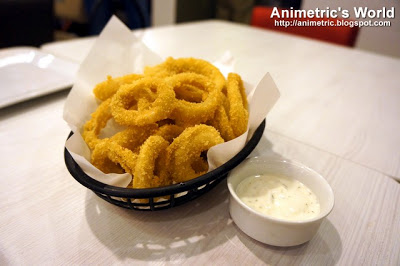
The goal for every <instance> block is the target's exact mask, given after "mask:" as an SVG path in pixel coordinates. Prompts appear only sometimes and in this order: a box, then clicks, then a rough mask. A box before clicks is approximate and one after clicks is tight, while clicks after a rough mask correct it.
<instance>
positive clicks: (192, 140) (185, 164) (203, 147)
mask: <svg viewBox="0 0 400 266" xmlns="http://www.w3.org/2000/svg"><path fill="white" fill-rule="evenodd" d="M223 142H224V140H223V139H222V137H221V135H220V134H219V132H218V131H217V130H216V129H215V128H213V127H212V126H207V125H203V124H201V125H196V126H193V127H188V128H186V129H185V130H184V131H183V132H182V133H181V134H180V135H179V136H178V137H177V138H175V139H174V141H173V142H172V143H171V145H170V146H169V147H168V148H167V163H168V167H169V171H170V173H171V176H172V179H173V181H174V182H175V183H180V182H185V181H187V180H190V179H193V178H195V177H198V176H200V175H202V174H205V171H202V172H196V171H195V169H193V166H192V164H193V163H196V162H197V163H198V162H199V159H202V157H201V154H202V152H205V151H207V150H208V149H210V148H211V147H212V146H214V145H217V144H220V143H223ZM196 168H197V167H196Z"/></svg>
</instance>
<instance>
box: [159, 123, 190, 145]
mask: <svg viewBox="0 0 400 266" xmlns="http://www.w3.org/2000/svg"><path fill="white" fill-rule="evenodd" d="M183 130H184V128H183V127H181V126H178V125H168V124H167V125H163V126H161V127H160V128H159V129H158V130H157V131H156V132H155V134H154V135H157V136H161V137H163V138H164V139H165V140H166V141H168V142H170V143H171V142H172V141H173V140H174V138H176V137H178V136H179V135H180V134H181V133H182V131H183Z"/></svg>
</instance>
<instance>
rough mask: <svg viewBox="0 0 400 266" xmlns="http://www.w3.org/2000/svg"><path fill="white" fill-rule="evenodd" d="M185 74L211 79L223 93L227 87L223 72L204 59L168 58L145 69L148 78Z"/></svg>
mask: <svg viewBox="0 0 400 266" xmlns="http://www.w3.org/2000/svg"><path fill="white" fill-rule="evenodd" d="M184 72H192V73H196V74H200V75H203V76H206V77H208V78H211V80H212V81H213V82H214V83H215V87H216V89H217V90H220V91H221V90H222V89H223V87H224V86H225V78H224V76H223V75H222V73H221V71H219V69H218V68H216V67H215V66H214V65H212V64H211V63H209V62H207V61H205V60H202V59H196V58H192V57H189V58H178V59H174V58H172V57H168V58H167V59H166V60H165V61H164V62H163V63H161V64H159V65H156V66H153V67H146V68H145V69H144V74H145V75H146V76H155V77H160V78H165V77H168V76H172V75H175V74H179V73H184Z"/></svg>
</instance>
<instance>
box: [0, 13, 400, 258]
mask: <svg viewBox="0 0 400 266" xmlns="http://www.w3.org/2000/svg"><path fill="white" fill-rule="evenodd" d="M139 34H144V40H145V42H146V43H147V44H148V45H149V46H150V47H151V48H152V49H153V50H155V51H157V52H159V53H160V54H162V55H163V56H167V55H172V56H195V57H203V58H206V59H209V60H213V59H215V58H216V57H218V56H219V55H220V54H222V53H223V51H224V50H225V49H226V48H227V47H229V48H230V49H231V51H232V53H233V54H234V55H235V57H236V58H237V60H238V67H237V72H239V73H241V74H243V76H245V77H246V76H247V77H251V76H252V75H254V76H257V75H260V69H262V70H268V71H269V72H271V74H272V76H273V77H274V78H275V79H276V82H277V84H278V87H279V88H280V90H281V93H282V96H281V99H280V100H279V103H278V105H277V106H276V107H275V108H274V109H273V111H272V112H271V115H270V116H269V117H268V124H267V130H266V131H265V134H264V137H263V138H262V140H261V142H260V144H259V145H258V146H257V148H256V150H255V151H254V152H253V153H252V155H262V154H271V153H273V154H279V155H280V156H283V157H285V158H289V159H294V160H297V161H300V162H302V163H304V164H306V165H308V166H309V167H311V168H314V169H315V170H316V171H318V172H320V173H321V174H322V175H323V176H325V178H326V179H327V180H328V182H329V183H330V184H331V186H332V188H333V190H334V193H335V199H336V201H335V207H334V210H333V211H332V213H331V214H330V215H329V216H328V218H327V219H326V220H325V221H324V222H323V224H322V225H321V228H320V229H319V231H318V233H317V235H316V236H315V238H314V239H313V240H311V241H310V242H309V243H307V244H304V245H301V246H298V247H292V248H276V247H271V246H268V245H264V244H261V243H259V242H257V241H255V240H252V239H251V238H249V237H247V236H246V235H245V234H243V233H242V232H241V231H240V230H239V229H238V228H237V227H236V226H235V224H234V223H233V222H232V220H231V219H230V216H229V212H228V191H227V188H226V184H225V182H222V183H221V184H219V185H218V186H217V187H216V188H215V189H214V190H213V191H212V192H210V193H208V194H206V195H204V196H203V197H200V198H199V199H197V200H195V201H192V202H190V203H187V204H185V205H183V206H179V207H176V208H173V209H170V210H166V211H160V212H155V213H142V212H135V211H129V210H125V209H122V208H119V207H116V206H114V205H111V204H109V203H107V202H105V201H103V200H101V199H100V198H98V197H97V196H95V195H94V194H93V193H92V192H91V191H89V190H87V189H86V188H84V187H82V186H81V185H80V184H79V183H77V182H76V181H75V180H74V179H73V178H72V177H71V176H70V174H69V173H68V171H67V169H66V167H65V165H64V161H63V148H64V142H65V139H66V137H67V135H68V132H69V128H68V126H67V125H66V123H65V122H64V121H63V120H62V109H63V104H64V102H65V99H66V96H67V92H66V91H64V92H59V93H56V94H52V95H49V96H46V97H42V98H39V99H35V100H32V101H29V102H26V103H22V104H18V105H15V106H12V107H9V108H5V109H2V110H0V147H1V151H2V152H1V154H2V157H1V160H0V185H1V187H2V188H3V190H2V193H1V194H0V211H1V213H2V214H1V215H0V265H7V264H12V265H21V264H22V265H24V264H25V265H26V264H29V265H37V264H48V265H50V264H51V265H54V264H56V265H57V264H85V265H87V264H105V265H109V264H133V263H146V264H150V265H158V264H164V263H171V264H187V265H188V264H195V265H201V264H205V263H211V264H215V265H217V264H244V263H246V264H248V265H257V264H265V263H267V264H273V265H276V264H280V265H288V264H292V265H298V264H302V265H334V264H339V265H398V264H399V263H400V255H399V252H398V251H399V250H400V237H399V236H400V214H399V212H398V211H397V209H398V206H399V203H400V185H399V183H397V182H396V181H395V180H393V179H392V178H390V177H388V174H391V175H393V176H396V175H397V176H399V149H398V147H399V145H397V146H396V143H397V144H398V141H399V137H398V136H397V135H398V134H396V132H395V129H396V127H397V128H398V126H399V123H398V122H399V121H398V119H399V118H398V116H396V114H397V113H396V112H397V111H399V109H398V108H399V107H397V106H395V104H394V102H395V99H396V97H397V100H399V92H397V91H396V88H395V86H394V84H395V83H396V79H397V81H398V77H397V76H396V75H395V74H393V72H395V68H396V67H397V68H398V67H399V66H400V63H399V61H398V60H397V61H396V60H393V59H390V58H386V57H380V56H376V55H372V54H367V53H361V52H359V51H355V50H350V49H346V48H342V47H337V46H332V45H328V44H323V43H319V42H314V41H309V40H304V39H300V38H297V37H288V36H284V35H280V34H276V33H271V32H268V31H265V32H264V31H260V30H255V29H251V28H247V27H244V26H238V25H235V24H229V23H222V22H215V21H211V22H204V23H193V24H187V25H182V26H175V27H166V28H159V29H152V30H147V31H145V33H139ZM200 37H201V38H200ZM204 39H206V40H207V42H201V40H204ZM92 42H93V39H90V38H89V39H84V40H79V41H70V42H63V43H59V44H57V43H56V44H50V45H46V46H44V47H43V48H44V49H45V50H46V51H52V52H53V53H55V54H56V55H58V56H60V55H63V54H64V57H65V58H70V59H72V58H73V59H75V60H76V61H78V62H79V61H80V60H82V58H83V57H84V55H85V53H87V51H88V49H90V45H91V43H92ZM63 47H64V48H63ZM71 47H74V48H71ZM79 47H81V48H79ZM74 49H75V50H74ZM271 50H273V51H274V52H272V51H271ZM255 55H257V56H256V57H254V56H255ZM317 55H319V56H320V57H317ZM307 58H308V59H307ZM317 58H321V59H322V58H329V59H330V60H331V62H330V63H329V64H328V63H324V62H322V61H320V60H318V59H317ZM350 59H352V60H350ZM371 60H372V63H368V66H367V65H366V64H367V62H369V61H371ZM305 61H307V62H311V63H312V64H311V63H310V64H306V65H304V62H305ZM350 62H351V63H353V64H355V65H358V66H359V65H362V64H361V62H363V63H364V67H363V68H362V69H361V70H360V69H358V70H357V69H354V71H353V75H352V76H351V75H350V77H352V78H350V77H349V76H347V75H346V73H345V72H346V71H344V70H343V68H344V67H345V66H346V65H349V64H350ZM318 65H324V66H325V68H324V67H318ZM330 65H331V66H330ZM295 66H297V67H295ZM328 66H330V67H329V68H328ZM285 69H286V70H285ZM369 69H372V70H371V71H370V70H369ZM253 70H254V71H253ZM328 70H329V71H328ZM378 70H379V72H378V74H379V75H373V74H377V73H376V71H378ZM331 71H333V72H331ZM390 71H392V72H390ZM362 74H366V75H365V76H364V75H362ZM367 74H368V75H367ZM348 75H349V74H348ZM343 77H349V79H346V81H343V80H342V78H343ZM312 78H315V79H314V81H313V82H310V80H311V79H312ZM327 81H330V82H327ZM306 82H307V83H309V86H310V87H311V88H309V87H307V86H306ZM346 82H347V83H346ZM378 82H384V86H382V87H379V88H375V87H372V86H371V85H370V84H371V83H372V84H377V83H378ZM338 83H339V84H341V85H340V86H339V85H337V84H338ZM351 84H352V85H353V86H350V85H351ZM360 84H362V85H363V86H364V85H365V84H366V85H365V86H367V88H366V89H365V91H362V92H363V93H361V95H358V96H356V95H355V94H356V92H357V93H358V92H360V91H361V89H360V87H361V86H360ZM294 85H296V86H294ZM336 85H337V86H336ZM317 87H318V88H319V90H317ZM370 91H372V92H370ZM378 91H379V92H380V93H382V95H381V94H380V93H378ZM303 92H304V93H303ZM353 94H354V95H353ZM345 96H346V97H350V96H351V97H352V98H351V99H352V100H353V101H355V102H351V101H350V100H348V101H346V99H347V98H346V97H345ZM373 96H375V100H376V101H377V102H379V104H380V105H379V106H381V108H380V109H377V112H376V114H375V116H372V117H370V116H369V114H370V113H368V112H367V111H368V110H372V109H373V108H374V107H376V106H375V105H376V104H375V103H374V102H373V101H371V99H373ZM386 97H387V99H386ZM383 100H385V103H383V102H382V101H383ZM321 101H322V102H321ZM354 106H356V107H357V108H353V109H352V108H350V107H354ZM339 107H340V108H339ZM360 108H361V109H362V108H365V109H362V110H360ZM396 108H397V109H396ZM378 111H379V112H378ZM371 112H372V111H371ZM345 114H347V116H346V115H345ZM356 114H357V119H353V120H352V121H349V120H350V117H352V118H354V117H355V116H356ZM352 115H354V116H352ZM379 116H380V117H381V119H379ZM298 119H299V120H303V122H302V123H301V125H302V126H299V125H298V124H299V123H300V122H299V121H297V120H298ZM374 119H375V120H374ZM396 119H397V120H396ZM279 120H283V121H279ZM325 120H330V121H325ZM343 120H344V121H343ZM378 120H380V121H381V122H382V125H381V126H380V127H377V128H375V127H373V126H370V123H378ZM317 122H318V123H317ZM327 122H330V123H329V125H331V126H332V128H331V129H332V130H336V131H333V132H327V128H325V127H324V126H327V125H326V123H327ZM396 122H397V124H396ZM391 123H394V124H391ZM293 124H294V125H297V126H298V127H297V131H296V128H295V127H294V125H293ZM344 125H345V126H344ZM342 126H343V127H342ZM375 126H376V124H375ZM318 128H320V130H319V131H318V130H316V129H318ZM389 129H393V132H392V133H391V134H387V135H385V134H386V133H385V132H386V131H385V130H389ZM371 132H372V133H371ZM328 133H329V134H328ZM384 133H385V134H384ZM379 134H384V135H383V136H384V138H382V139H379V140H378V139H376V136H377V135H379ZM341 136H344V137H343V138H342V139H341V141H339V140H337V139H336V138H341ZM353 139H354V143H353V142H350V140H353ZM311 141H314V142H311ZM333 141H335V142H334V143H331V142H333ZM375 141H378V144H379V143H380V144H382V145H381V146H379V145H377V144H376V142H375ZM396 141H397V142H396ZM349 143H350V144H352V145H350V144H349ZM317 144H318V145H317ZM333 144H336V145H333ZM345 144H347V145H345ZM389 144H391V145H392V146H391V147H390V148H389V146H390V145H389ZM385 145H387V146H385ZM336 146H340V147H339V148H338V147H336ZM348 146H350V147H348ZM378 146H379V147H381V148H382V146H383V148H382V149H379V148H378ZM332 147H335V148H336V149H337V150H338V151H339V150H340V151H343V152H344V154H341V153H340V152H338V151H337V152H335V150H331V149H330V148H332ZM341 149H342V150H341ZM344 150H345V151H344ZM362 154H364V155H363V156H362ZM368 154H369V156H370V158H372V159H371V160H367V159H368ZM396 154H397V155H396ZM380 156H386V157H385V158H387V160H389V159H390V158H392V160H391V162H392V163H387V164H385V163H384V164H380V163H381V162H383V161H381V160H378V159H377V160H373V158H375V157H380ZM396 156H397V158H396ZM396 159H397V161H396ZM396 171H397V172H396Z"/></svg>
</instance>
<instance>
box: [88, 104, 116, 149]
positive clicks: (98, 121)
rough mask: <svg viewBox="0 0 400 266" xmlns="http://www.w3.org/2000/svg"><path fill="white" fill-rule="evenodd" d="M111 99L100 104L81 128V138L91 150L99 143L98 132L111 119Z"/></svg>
mask: <svg viewBox="0 0 400 266" xmlns="http://www.w3.org/2000/svg"><path fill="white" fill-rule="evenodd" d="M110 102H111V99H108V100H106V101H104V102H102V103H101V104H100V105H99V107H97V109H96V111H94V112H93V113H92V114H91V119H90V120H89V121H87V122H86V124H85V125H84V126H83V132H82V137H83V139H84V140H85V142H86V144H87V145H88V146H89V148H90V149H91V150H93V149H94V148H95V147H96V145H97V144H98V143H99V142H100V139H99V137H98V136H99V134H100V131H101V130H102V129H103V128H104V127H105V126H106V125H107V122H108V120H110V119H111V117H112V115H111V111H110Z"/></svg>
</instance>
